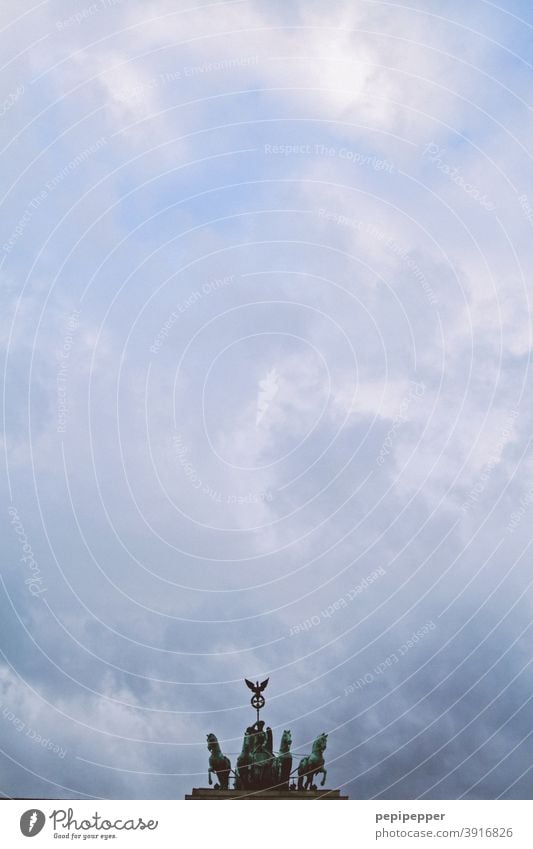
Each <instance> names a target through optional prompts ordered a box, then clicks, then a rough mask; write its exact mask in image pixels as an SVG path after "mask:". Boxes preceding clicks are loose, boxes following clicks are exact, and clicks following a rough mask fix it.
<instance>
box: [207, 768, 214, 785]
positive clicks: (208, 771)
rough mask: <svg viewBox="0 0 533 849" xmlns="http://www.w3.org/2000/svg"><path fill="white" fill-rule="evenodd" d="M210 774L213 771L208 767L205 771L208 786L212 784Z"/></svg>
mask: <svg viewBox="0 0 533 849" xmlns="http://www.w3.org/2000/svg"><path fill="white" fill-rule="evenodd" d="M212 772H213V770H212V769H211V767H209V769H208V770H207V781H208V783H209V784H212V783H213V781H212V779H211V773H212Z"/></svg>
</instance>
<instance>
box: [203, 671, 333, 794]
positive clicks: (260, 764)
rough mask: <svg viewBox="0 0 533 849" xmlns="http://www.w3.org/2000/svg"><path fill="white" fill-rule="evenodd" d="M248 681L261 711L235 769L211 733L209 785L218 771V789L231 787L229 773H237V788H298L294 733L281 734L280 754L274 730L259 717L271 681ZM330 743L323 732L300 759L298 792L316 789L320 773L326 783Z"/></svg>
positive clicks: (235, 774)
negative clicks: (293, 775)
mask: <svg viewBox="0 0 533 849" xmlns="http://www.w3.org/2000/svg"><path fill="white" fill-rule="evenodd" d="M246 684H247V686H248V687H249V688H250V690H252V692H253V696H252V699H251V702H252V707H253V708H254V709H255V710H256V712H257V720H256V721H255V722H254V724H253V725H249V726H248V728H247V729H246V731H245V732H244V739H243V743H242V749H241V752H240V754H239V756H238V757H237V762H236V764H235V770H232V769H231V763H230V760H229V758H227V757H226V756H225V755H223V754H222V750H221V748H220V745H219V742H218V740H217V738H216V736H215V735H214V734H208V735H207V748H208V749H209V752H210V758H209V772H208V780H209V784H212V779H211V775H212V773H215V774H216V776H217V778H218V782H219V783H218V785H216V786H215V789H220V790H228V789H229V776H230V773H231V772H233V775H234V776H235V790H249V791H257V790H285V791H287V790H295V789H296V788H295V785H294V784H292V785H291V776H292V773H293V769H292V754H291V745H292V737H291V732H290V731H288V730H285V731H284V732H283V734H282V735H281V741H280V746H279V752H278V754H277V755H276V754H275V753H274V748H273V739H272V729H271V728H269V727H267V728H265V723H264V722H263V720H262V719H259V711H260V710H261V709H262V708H263V707H264V705H265V697H264V696H263V690H264V689H265V688H266V686H267V684H268V678H267V679H266V681H263V682H262V683H261V684H259V683H258V682H256V683H255V684H253V683H252V682H251V681H248V680H246ZM326 744H327V734H324V733H323V734H321V735H320V736H319V737H317V738H316V740H315V741H314V743H313V750H312V752H311V754H310V755H306V757H304V758H302V760H301V761H300V763H299V765H298V770H297V772H298V791H306V790H316V785H315V784H314V778H315V776H317V775H319V774H320V773H321V774H322V782H321V784H322V786H324V784H325V781H326V775H327V771H326V769H325V767H324V751H325V748H326ZM294 772H296V770H294Z"/></svg>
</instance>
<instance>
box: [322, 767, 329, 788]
mask: <svg viewBox="0 0 533 849" xmlns="http://www.w3.org/2000/svg"><path fill="white" fill-rule="evenodd" d="M321 772H322V781H321V782H320V786H321V787H323V786H324V784H325V783H326V776H327V774H328V771H327V769H324V768H322V770H321Z"/></svg>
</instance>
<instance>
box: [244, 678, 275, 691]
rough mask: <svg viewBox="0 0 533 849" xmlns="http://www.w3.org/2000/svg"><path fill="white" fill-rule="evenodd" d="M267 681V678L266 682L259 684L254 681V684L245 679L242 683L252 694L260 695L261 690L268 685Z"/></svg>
mask: <svg viewBox="0 0 533 849" xmlns="http://www.w3.org/2000/svg"><path fill="white" fill-rule="evenodd" d="M269 680H270V679H269V678H267V679H266V681H263V682H262V683H261V684H260V683H259V681H256V682H255V684H254V683H253V682H252V681H248V678H245V679H244V683H245V684H246V686H247V687H249V688H250V690H251V691H252V693H262V692H263V690H264V689H265V687H266V685H267V684H268V682H269Z"/></svg>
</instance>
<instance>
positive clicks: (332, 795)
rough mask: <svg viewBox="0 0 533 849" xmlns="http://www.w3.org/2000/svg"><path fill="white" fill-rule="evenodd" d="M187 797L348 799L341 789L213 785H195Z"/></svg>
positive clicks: (306, 799) (305, 799)
mask: <svg viewBox="0 0 533 849" xmlns="http://www.w3.org/2000/svg"><path fill="white" fill-rule="evenodd" d="M185 799H193V800H194V799H202V800H205V799H220V800H222V799H261V800H263V799H273V800H276V801H277V800H278V799H285V800H287V799H291V800H292V799H298V800H302V801H309V802H311V801H315V800H319V799H339V800H346V799H348V796H341V791H340V790H213V788H211V787H194V788H193V791H192V793H190V794H189V795H187V796H185Z"/></svg>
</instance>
